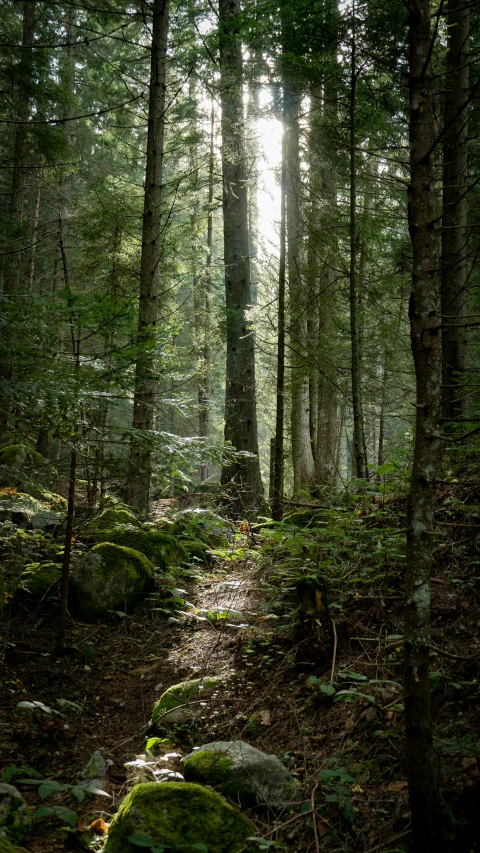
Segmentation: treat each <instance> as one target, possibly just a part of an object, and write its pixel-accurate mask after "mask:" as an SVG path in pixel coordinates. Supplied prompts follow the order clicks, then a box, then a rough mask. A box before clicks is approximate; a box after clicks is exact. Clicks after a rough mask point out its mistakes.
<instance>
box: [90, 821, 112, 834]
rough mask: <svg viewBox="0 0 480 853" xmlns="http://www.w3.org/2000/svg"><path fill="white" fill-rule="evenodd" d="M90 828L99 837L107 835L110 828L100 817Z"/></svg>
mask: <svg viewBox="0 0 480 853" xmlns="http://www.w3.org/2000/svg"><path fill="white" fill-rule="evenodd" d="M90 828H91V829H93V831H94V832H96V833H97V835H105V833H106V831H107V829H108V826H107V824H106V823H105V821H104V820H102V818H101V817H99V818H97V820H92V822H91V824H90Z"/></svg>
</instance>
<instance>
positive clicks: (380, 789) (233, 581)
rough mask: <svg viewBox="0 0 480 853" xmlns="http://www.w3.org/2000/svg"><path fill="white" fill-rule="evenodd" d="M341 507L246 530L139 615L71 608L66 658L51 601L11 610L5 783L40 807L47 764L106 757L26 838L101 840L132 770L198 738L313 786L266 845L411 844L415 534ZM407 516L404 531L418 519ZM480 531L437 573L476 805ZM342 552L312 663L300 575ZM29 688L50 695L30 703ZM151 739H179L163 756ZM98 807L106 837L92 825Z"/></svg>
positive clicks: (435, 678) (459, 764) (444, 701)
mask: <svg viewBox="0 0 480 853" xmlns="http://www.w3.org/2000/svg"><path fill="white" fill-rule="evenodd" d="M337 515H338V519H339V520H338V522H335V524H337V525H338V526H337V527H336V528H334V527H333V526H332V525H333V522H331V520H329V524H330V528H329V529H331V531H333V532H332V533H331V535H330V533H328V532H325V533H322V530H321V528H319V529H318V530H317V531H316V532H315V534H312V533H311V531H310V530H309V529H307V530H306V531H305V530H301V529H298V528H296V529H289V528H286V529H285V531H284V533H283V535H280V534H278V535H277V534H276V536H275V538H274V539H272V538H271V536H270V534H269V532H268V531H266V532H265V533H264V534H262V533H261V532H259V531H257V532H256V534H255V535H254V536H253V537H252V536H251V535H250V532H249V531H248V529H247V530H245V529H244V530H243V531H242V530H237V532H236V539H235V541H234V542H233V543H232V545H231V547H230V549H229V551H228V552H225V553H224V554H223V555H218V556H216V557H215V559H214V562H213V563H212V564H211V565H209V566H205V565H203V566H202V565H198V566H196V567H194V568H192V569H190V570H179V571H178V572H177V573H176V576H175V578H171V579H167V580H165V582H164V583H163V584H162V583H160V585H159V588H158V590H157V592H156V593H155V595H154V596H153V598H152V599H151V600H150V601H149V602H148V603H147V604H146V605H145V606H144V607H143V608H141V609H140V610H138V611H137V613H136V614H135V616H133V617H126V618H124V619H121V620H119V622H118V624H116V625H114V626H112V625H107V624H102V623H100V624H98V625H86V624H83V623H81V622H78V621H75V620H70V622H69V626H68V646H69V650H68V651H69V653H68V655H66V656H64V657H58V656H56V654H55V652H54V647H55V645H54V644H55V622H54V618H53V617H52V616H51V615H50V614H48V613H42V612H41V611H38V612H35V613H31V614H30V615H28V616H26V615H25V614H23V615H22V616H20V617H18V616H17V617H12V618H11V619H10V620H9V621H8V623H7V624H6V625H5V626H4V627H5V629H6V633H5V637H4V645H3V648H4V659H3V666H2V679H1V704H2V716H1V721H0V750H1V762H2V769H3V781H7V782H8V781H11V782H12V783H14V784H15V785H17V787H18V788H19V789H20V790H21V791H22V793H23V794H24V796H25V797H26V799H27V800H28V802H29V804H30V805H31V806H32V808H34V809H35V810H36V809H37V808H38V806H39V805H40V804H41V803H40V800H39V797H38V786H35V785H27V784H24V783H20V782H19V781H18V780H19V779H25V778H27V777H28V776H29V775H30V777H31V778H33V779H34V778H35V777H37V778H40V776H41V777H43V778H45V779H50V780H53V781H56V782H58V783H59V785H61V786H65V785H70V786H71V785H72V784H75V782H76V781H78V779H82V778H84V777H85V772H84V771H85V768H86V765H87V762H88V760H89V758H90V757H91V756H92V754H93V753H94V752H95V750H98V751H99V752H100V753H101V755H102V756H103V758H104V759H105V762H106V779H105V783H104V787H105V790H106V792H107V793H108V794H109V797H108V798H107V797H104V796H99V797H97V798H93V797H92V796H87V797H86V798H85V799H84V800H83V801H81V802H80V801H77V800H76V799H75V797H74V796H73V795H72V792H71V790H70V789H69V788H62V789H61V790H59V791H57V792H55V791H54V792H52V793H51V794H50V796H48V797H46V798H45V800H44V804H45V805H47V806H50V807H53V806H55V807H58V806H63V807H65V808H68V809H70V811H74V812H76V816H75V817H74V818H73V819H72V818H71V817H70V823H73V824H74V826H72V827H70V826H69V825H68V823H65V822H62V821H61V820H59V816H58V815H46V816H44V817H40V818H39V819H38V820H36V821H35V823H34V826H33V830H32V832H31V834H30V835H29V837H28V838H27V840H26V842H25V846H26V847H28V849H29V850H30V851H32V853H50V851H59V850H63V849H65V845H67V848H75V847H76V848H79V847H80V848H81V847H82V846H83V847H84V846H85V839H87V838H88V840H89V843H90V844H91V846H93V849H98V850H99V849H101V845H102V833H103V832H104V830H105V824H107V825H108V823H109V821H110V819H111V816H112V814H113V813H114V812H115V810H116V807H117V805H118V803H119V802H120V801H121V799H122V798H123V797H124V796H125V794H126V793H127V791H128V790H129V789H130V787H131V784H132V779H136V780H137V781H138V780H139V779H145V778H149V774H150V773H151V772H152V770H151V768H152V767H153V769H158V768H159V767H163V768H167V769H168V768H169V769H170V770H171V771H172V772H173V773H178V772H180V773H181V772H182V763H181V757H182V756H183V755H186V754H187V753H189V752H190V751H191V750H192V748H194V747H197V746H200V745H201V744H202V743H207V742H211V741H217V740H221V741H232V740H238V739H240V740H243V741H246V742H248V743H249V744H251V745H253V746H255V747H257V748H259V749H261V750H262V751H264V752H266V753H269V754H274V755H276V756H277V757H278V758H279V759H280V760H281V761H282V763H283V764H284V765H285V767H286V768H287V769H288V770H289V772H290V773H291V774H292V776H293V777H294V778H295V779H297V780H298V783H299V790H300V792H301V796H300V801H299V803H296V804H293V805H291V806H289V807H287V808H286V809H284V810H283V812H280V813H278V812H274V811H271V812H268V811H267V812H265V810H263V811H262V810H257V811H250V812H249V817H250V819H251V820H252V821H253V823H254V824H255V828H256V835H257V836H258V837H261V838H264V839H265V845H264V846H265V849H266V848H267V846H269V845H267V843H266V842H272V844H271V845H270V846H277V847H279V848H280V849H289V850H293V851H296V853H308V851H310V852H312V851H318V850H320V849H322V850H323V849H325V850H328V851H340V850H342V851H354V850H355V851H365V853H367V851H368V853H374V851H383V852H384V853H387V851H389V853H394V851H397V853H400V852H401V851H404V853H405V851H409V850H410V823H409V811H408V805H407V791H406V782H405V773H404V768H403V713H402V697H401V686H400V682H401V658H402V649H401V635H402V624H401V604H402V602H401V598H402V595H401V571H402V567H403V564H402V560H401V558H400V556H399V555H400V551H401V549H400V548H399V546H397V545H391V541H394V540H393V539H392V536H391V531H390V532H389V539H388V543H387V544H388V548H390V551H388V549H387V544H386V541H387V540H386V539H385V537H384V538H383V539H382V532H381V531H382V529H383V528H384V527H385V521H384V520H382V518H383V517H382V515H381V513H378V512H376V511H372V509H371V508H366V509H365V508H364V510H362V511H361V512H356V513H354V514H353V513H351V514H349V516H348V521H347V520H345V514H344V513H343V511H342V512H341V511H340V510H339V511H338V513H337ZM457 522H458V523H459V524H462V523H465V522H462V521H461V520H459V519H458V518H457ZM390 523H391V521H390V522H389V524H390ZM395 523H396V524H397V526H398V527H399V528H400V526H401V524H402V521H401V519H397V521H396V522H395ZM446 523H447V524H448V523H449V522H446ZM468 523H469V524H470V522H468ZM475 524H476V522H475ZM373 529H374V530H375V531H376V532H375V533H374V534H373V535H372V530H373ZM445 529H447V528H445ZM479 533H480V525H479V526H478V532H477V531H476V530H475V531H469V542H470V544H471V545H472V548H473V550H472V548H470V545H469V546H468V548H470V550H468V549H467V550H468V553H466V552H465V551H462V547H463V548H464V547H465V546H463V545H462V541H463V540H462V539H461V530H460V531H459V532H458V536H457V541H458V543H459V544H458V547H457V550H456V551H455V548H454V547H453V545H450V544H448V543H447V540H445V542H444V543H443V545H442V546H441V547H440V548H439V550H438V553H437V556H436V561H437V563H436V570H435V574H436V577H435V578H433V581H434V583H433V589H434V599H435V600H434V613H435V621H434V631H433V635H434V641H435V644H437V651H435V649H432V663H433V667H432V690H433V705H434V713H435V718H436V727H437V728H436V736H437V741H436V743H437V747H438V767H439V772H440V776H441V779H442V782H443V784H444V786H445V787H446V788H447V790H448V796H449V798H450V802H451V803H452V804H454V806H455V809H456V811H457V814H458V815H459V816H460V818H462V819H467V820H469V819H470V818H471V816H472V814H473V813H474V811H475V812H478V807H479V806H480V797H479V786H478V779H479V767H478V757H479V755H480V738H479V733H478V727H479V721H478V719H477V715H476V709H477V706H478V699H479V697H480V692H479V685H478V661H479V659H480V657H479V656H478V655H479V651H478V647H479V641H478V636H479V633H480V631H479V629H480V614H479V612H478V596H477V589H478V587H477V586H476V568H475V565H474V563H475V560H473V558H472V554H473V553H474V551H475V549H476V537H477V536H478V535H479ZM269 537H270V538H269ZM450 538H451V536H450ZM464 538H465V536H464ZM396 541H398V537H397V540H396ZM447 545H448V547H447ZM442 547H443V549H444V550H443V552H442V550H441V548H442ZM394 548H397V551H396V552H395V551H394V550H393V549H394ZM382 549H383V550H382ZM387 551H388V553H387ZM377 552H378V553H377ZM395 554H396V556H395ZM467 556H468V559H467ZM379 561H380V562H379ZM327 563H329V566H330V568H329V569H328V571H329V572H330V576H329V587H330V589H329V598H330V609H331V613H332V616H333V619H334V623H335V653H334V655H333V657H332V659H331V660H329V661H328V662H326V661H324V662H323V663H321V664H318V665H315V664H312V662H311V661H308V660H307V661H305V660H302V655H301V654H299V652H298V648H296V642H295V637H294V635H293V633H292V613H293V611H294V609H295V601H294V598H293V592H292V589H293V585H292V578H293V577H294V575H295V572H297V573H298V570H299V567H300V566H301V568H302V570H306V569H309V567H310V568H311V567H312V566H315V567H316V569H318V567H319V566H320V567H322V566H323V564H325V565H327ZM380 565H382V566H383V570H382V571H379V568H378V567H379V566H380ZM472 577H474V578H475V583H473V584H472V582H471V579H472ZM203 676H215V677H218V678H219V683H218V686H217V687H216V689H215V691H214V692H213V694H210V695H209V696H208V697H205V700H203V699H202V700H201V701H202V703H203V702H204V704H200V706H199V708H200V713H199V715H198V716H196V718H195V719H194V720H189V721H185V722H177V723H174V724H171V725H169V726H168V727H166V726H164V727H163V728H160V729H158V728H157V729H156V730H155V729H151V728H149V727H148V722H149V720H150V718H151V714H152V710H153V708H154V706H155V704H156V702H157V701H158V699H159V697H160V696H161V695H162V693H163V692H164V691H165V690H166V689H167V688H169V687H170V686H171V685H173V684H176V683H178V682H181V681H185V680H187V679H192V678H198V677H203ZM332 683H333V685H334V686H333V687H332V686H331V685H332ZM19 702H28V703H43V706H44V707H42V705H33V706H31V707H29V708H19V707H18V703H19ZM45 708H46V709H47V710H45ZM55 712H59V713H55ZM152 736H156V737H158V738H161V739H164V741H163V743H162V742H159V743H158V744H157V745H156V746H155V748H152V751H151V753H150V754H147V753H146V751H145V750H146V743H147V740H148V739H149V738H151V737H152ZM173 753H175V755H172V754H173ZM165 756H167V757H165ZM144 762H145V763H146V764H147V765H148V764H150V769H148V767H147V769H145V766H144ZM126 764H127V765H128V766H126ZM15 768H18V772H17V770H16V769H15ZM142 774H143V775H142ZM145 774H146V775H145ZM102 782H103V780H102ZM92 821H93V822H96V823H94V829H96V830H98V832H99V834H98V836H95V835H94V833H93V830H92V831H90V830H89V829H88V827H89V826H90V824H91V823H92ZM93 839H95V840H93ZM476 845H477V846H476ZM259 849H261V848H260V847H259ZM463 849H465V850H466V851H470V850H471V851H474V850H477V849H479V848H478V842H477V841H476V840H475V832H473V834H472V833H470V835H469V836H468V837H467V835H466V836H465V846H464V848H463Z"/></svg>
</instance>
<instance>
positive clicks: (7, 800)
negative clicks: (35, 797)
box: [0, 782, 32, 844]
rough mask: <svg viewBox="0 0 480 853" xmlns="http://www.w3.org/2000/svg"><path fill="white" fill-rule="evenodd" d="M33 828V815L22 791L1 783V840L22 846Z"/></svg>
mask: <svg viewBox="0 0 480 853" xmlns="http://www.w3.org/2000/svg"><path fill="white" fill-rule="evenodd" d="M31 826H32V815H31V812H30V809H29V808H28V806H27V804H26V802H25V800H24V799H23V797H22V795H21V793H20V791H17V789H16V788H14V786H13V785H7V783H6V782H0V839H6V840H7V841H10V842H11V844H21V843H22V842H23V841H24V840H25V838H26V837H27V835H28V833H29V832H30V829H31Z"/></svg>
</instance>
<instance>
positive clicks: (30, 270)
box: [26, 158, 43, 290]
mask: <svg viewBox="0 0 480 853" xmlns="http://www.w3.org/2000/svg"><path fill="white" fill-rule="evenodd" d="M42 180H43V158H41V159H40V165H39V167H38V177H37V192H36V196H35V207H34V209H33V219H32V248H31V249H30V255H29V258H28V267H27V276H26V285H27V290H31V289H32V288H33V279H34V276H35V257H36V251H37V250H36V246H35V243H36V242H37V236H38V221H39V214H40V199H41V195H42Z"/></svg>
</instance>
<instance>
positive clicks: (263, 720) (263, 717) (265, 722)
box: [260, 711, 270, 726]
mask: <svg viewBox="0 0 480 853" xmlns="http://www.w3.org/2000/svg"><path fill="white" fill-rule="evenodd" d="M260 725H261V726H269V725H270V711H260Z"/></svg>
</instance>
